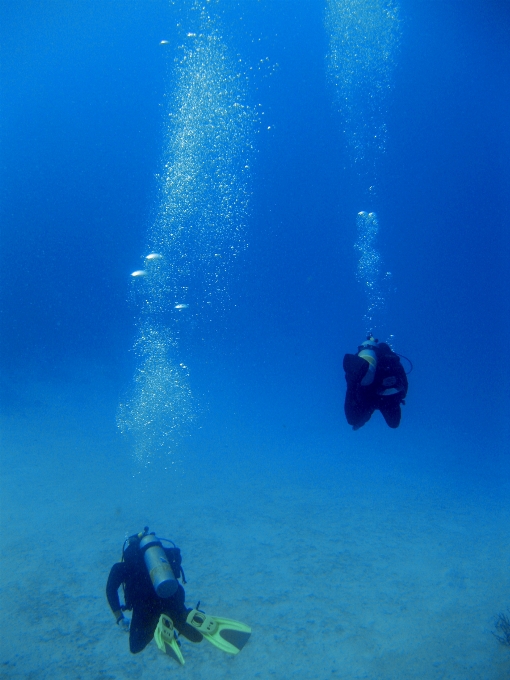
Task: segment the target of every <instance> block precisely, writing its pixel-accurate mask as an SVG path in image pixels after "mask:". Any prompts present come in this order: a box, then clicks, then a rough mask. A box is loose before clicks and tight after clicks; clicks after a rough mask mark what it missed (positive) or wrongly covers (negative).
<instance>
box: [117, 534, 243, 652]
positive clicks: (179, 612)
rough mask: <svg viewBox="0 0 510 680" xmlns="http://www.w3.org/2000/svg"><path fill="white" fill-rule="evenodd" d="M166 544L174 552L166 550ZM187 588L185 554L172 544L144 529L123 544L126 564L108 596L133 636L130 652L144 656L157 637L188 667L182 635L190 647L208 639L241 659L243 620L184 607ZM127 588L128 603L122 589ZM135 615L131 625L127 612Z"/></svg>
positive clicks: (119, 621) (165, 649) (164, 648)
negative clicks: (121, 600)
mask: <svg viewBox="0 0 510 680" xmlns="http://www.w3.org/2000/svg"><path fill="white" fill-rule="evenodd" d="M162 542H165V543H169V544H171V545H172V547H166V546H165V547H164V546H163V544H162ZM178 579H181V580H182V582H183V583H186V579H185V576H184V571H183V569H182V558H181V551H180V549H179V548H178V547H177V546H176V545H175V543H174V542H173V541H169V540H168V539H166V538H157V537H156V535H155V534H154V532H151V533H149V527H145V528H144V530H143V531H142V532H141V533H139V534H134V535H133V536H130V537H129V538H127V539H126V540H125V541H124V545H123V547H122V559H121V561H120V562H117V564H114V565H113V567H112V568H111V570H110V575H109V576H108V583H107V584H106V597H107V600H108V604H109V605H110V608H111V610H112V612H113V615H114V617H115V620H116V622H117V625H119V626H120V627H121V628H122V629H123V630H125V631H129V649H130V651H131V652H132V654H138V653H139V652H141V651H142V650H143V649H145V647H147V645H148V644H149V642H150V641H151V640H152V638H154V640H155V641H156V644H157V646H158V647H159V648H160V649H161V651H163V652H165V654H168V655H169V656H171V657H172V658H173V659H175V660H176V661H178V662H179V663H180V664H182V665H184V657H183V655H182V652H181V649H180V648H181V643H180V641H179V640H178V634H181V635H183V636H184V637H185V638H187V639H188V640H190V641H191V642H201V641H202V640H203V638H205V639H206V640H209V642H210V643H211V644H213V645H214V646H215V647H218V648H219V649H221V650H222V651H224V652H227V653H228V654H237V653H238V652H240V651H241V649H242V648H243V647H244V645H245V644H246V643H247V642H248V639H249V637H250V635H251V628H250V627H249V626H246V625H245V624H244V623H240V622H239V621H232V620H231V619H224V618H219V617H216V616H208V615H206V614H205V613H204V612H203V611H201V610H199V608H198V607H199V606H200V602H199V603H198V604H197V606H196V608H195V609H188V608H187V607H186V605H185V603H184V600H185V594H184V588H183V587H182V585H181V584H180V583H179V582H178ZM121 585H122V586H123V590H124V604H123V605H121V604H120V600H119V594H118V589H119V588H120V586H121ZM126 610H127V611H131V610H132V612H133V615H132V619H131V622H130V621H129V619H127V618H126V617H125V616H124V614H123V612H124V611H126Z"/></svg>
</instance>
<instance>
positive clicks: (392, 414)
mask: <svg viewBox="0 0 510 680" xmlns="http://www.w3.org/2000/svg"><path fill="white" fill-rule="evenodd" d="M379 410H380V411H381V413H382V414H383V418H384V420H385V421H386V424H387V425H388V426H389V427H391V428H392V429H395V428H397V427H398V426H399V425H400V418H401V416H402V410H401V408H400V401H391V402H389V403H384V402H382V403H381V405H380V406H379Z"/></svg>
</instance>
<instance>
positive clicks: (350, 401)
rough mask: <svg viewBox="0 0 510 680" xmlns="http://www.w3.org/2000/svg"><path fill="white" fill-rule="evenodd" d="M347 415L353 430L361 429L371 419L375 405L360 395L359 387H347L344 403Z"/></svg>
mask: <svg viewBox="0 0 510 680" xmlns="http://www.w3.org/2000/svg"><path fill="white" fill-rule="evenodd" d="M344 411H345V417H346V418H347V422H348V423H349V425H352V428H353V430H359V428H360V427H363V425H364V424H365V423H367V422H368V421H369V420H370V417H371V416H372V413H373V412H374V407H373V406H371V405H370V404H368V403H367V402H366V401H365V400H363V399H362V398H361V397H360V392H359V389H357V388H354V389H352V388H349V387H348V388H347V392H346V394H345V404H344Z"/></svg>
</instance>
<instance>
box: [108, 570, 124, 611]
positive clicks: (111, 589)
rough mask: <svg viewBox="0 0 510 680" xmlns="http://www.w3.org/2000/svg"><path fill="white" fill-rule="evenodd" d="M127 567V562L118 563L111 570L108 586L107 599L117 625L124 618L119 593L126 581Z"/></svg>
mask: <svg viewBox="0 0 510 680" xmlns="http://www.w3.org/2000/svg"><path fill="white" fill-rule="evenodd" d="M126 576H127V565H126V563H125V562H117V564H114V565H113V567H112V568H111V569H110V575H109V576H108V582H107V584H106V599H107V600H108V604H109V605H110V609H111V610H112V612H113V615H114V617H115V620H116V621H117V623H118V622H119V621H120V620H121V619H123V618H124V614H123V613H122V609H121V608H120V600H119V593H118V592H117V591H118V589H119V588H120V586H121V584H122V583H123V582H124V581H125V580H126Z"/></svg>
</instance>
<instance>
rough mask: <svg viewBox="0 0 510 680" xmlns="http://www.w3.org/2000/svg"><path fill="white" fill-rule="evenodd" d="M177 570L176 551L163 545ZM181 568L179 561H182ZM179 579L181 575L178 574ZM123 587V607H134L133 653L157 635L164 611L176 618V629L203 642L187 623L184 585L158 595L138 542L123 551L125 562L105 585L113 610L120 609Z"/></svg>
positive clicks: (131, 644) (114, 566)
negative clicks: (122, 589)
mask: <svg viewBox="0 0 510 680" xmlns="http://www.w3.org/2000/svg"><path fill="white" fill-rule="evenodd" d="M163 549H164V551H165V553H166V556H167V559H168V561H169V562H170V564H171V565H172V568H173V570H174V572H175V571H176V568H175V566H174V564H175V552H174V551H175V550H176V549H174V548H163ZM179 570H180V561H179ZM175 576H176V578H178V577H179V576H180V573H179V574H175ZM121 585H123V586H124V599H125V607H124V609H127V610H131V609H132V610H133V615H132V618H131V626H130V629H129V649H130V651H131V652H132V653H133V654H137V653H138V652H141V651H142V650H143V649H145V647H147V645H148V644H149V642H150V641H151V640H152V638H153V637H154V631H155V630H156V626H157V625H158V621H159V617H160V616H161V614H163V613H164V614H167V615H168V616H169V617H170V618H171V619H172V621H173V623H174V626H175V628H176V629H177V630H178V631H179V633H181V634H182V635H184V637H186V638H188V640H191V641H192V642H200V641H201V640H202V638H203V636H202V634H201V633H200V632H199V631H198V630H196V628H193V626H190V624H189V623H186V617H187V615H188V612H190V611H191V609H186V606H185V604H184V588H183V587H182V586H181V585H180V584H179V587H178V589H177V592H176V593H175V595H173V596H172V597H168V598H165V599H163V598H161V597H158V596H157V595H156V592H155V590H154V587H153V585H152V581H151V579H150V576H149V572H148V571H147V567H146V566H145V562H144V559H143V555H142V553H141V552H140V549H139V547H138V542H136V541H135V542H133V543H131V544H130V545H128V546H127V548H126V550H125V551H124V561H123V562H118V563H117V564H114V565H113V567H112V568H111V570H110V575H109V576H108V583H107V584H106V597H107V599H108V604H109V605H110V608H111V610H112V612H117V611H119V610H120V609H121V606H120V601H119V594H118V592H117V591H118V589H119V587H120V586H121Z"/></svg>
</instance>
